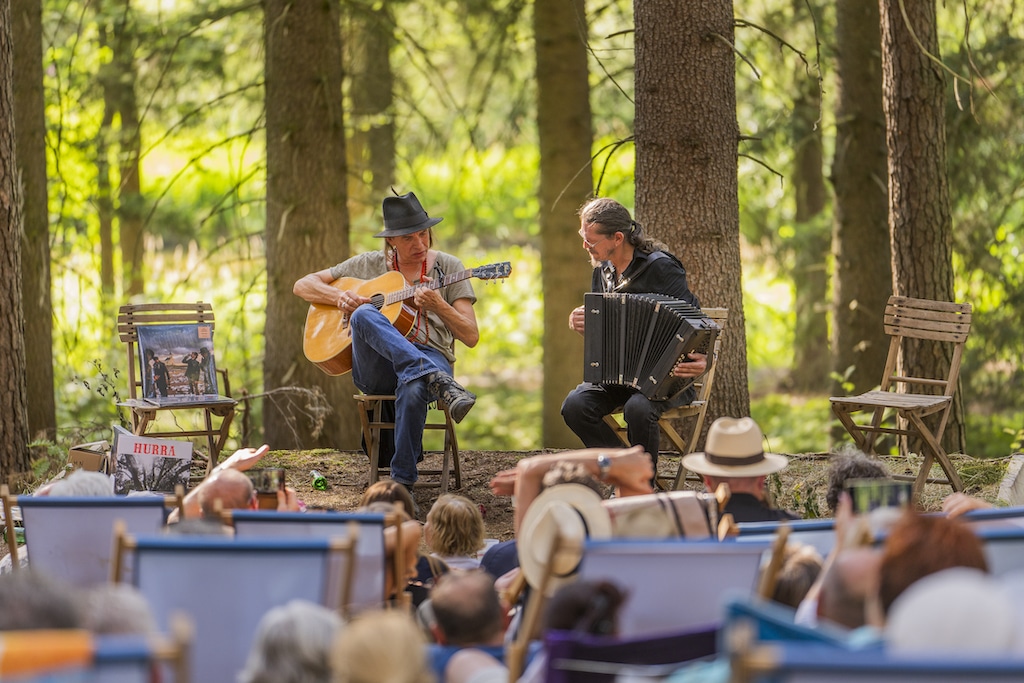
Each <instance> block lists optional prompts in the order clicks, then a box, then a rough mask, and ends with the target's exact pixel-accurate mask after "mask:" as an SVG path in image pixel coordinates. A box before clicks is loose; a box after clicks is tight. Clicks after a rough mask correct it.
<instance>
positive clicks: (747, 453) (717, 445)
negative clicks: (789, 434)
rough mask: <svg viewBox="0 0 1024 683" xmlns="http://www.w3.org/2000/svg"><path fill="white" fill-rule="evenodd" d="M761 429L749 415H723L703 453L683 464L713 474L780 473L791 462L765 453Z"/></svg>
mask: <svg viewBox="0 0 1024 683" xmlns="http://www.w3.org/2000/svg"><path fill="white" fill-rule="evenodd" d="M761 441H762V436H761V428H760V427H758V426H757V423H756V422H754V420H753V419H751V418H749V417H741V418H734V417H720V418H718V419H717V420H715V421H714V423H713V424H712V425H711V427H710V428H709V429H708V438H707V441H706V442H705V444H704V452H703V453H691V454H690V455H688V456H686V457H685V458H683V467H685V468H686V469H688V470H691V471H693V472H696V473H697V474H705V475H708V476H710V477H759V476H761V475H764V474H771V473H772V472H778V471H779V470H781V469H782V468H784V467H785V466H786V465H788V464H789V461H788V460H787V459H786V457H785V456H783V455H778V454H776V453H765V452H764V448H763V447H762V446H761Z"/></svg>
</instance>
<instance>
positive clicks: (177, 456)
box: [111, 426, 192, 494]
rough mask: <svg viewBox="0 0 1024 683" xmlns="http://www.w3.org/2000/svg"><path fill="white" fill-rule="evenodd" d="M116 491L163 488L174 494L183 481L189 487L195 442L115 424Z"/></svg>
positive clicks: (162, 490)
mask: <svg viewBox="0 0 1024 683" xmlns="http://www.w3.org/2000/svg"><path fill="white" fill-rule="evenodd" d="M111 457H112V459H113V461H114V493H116V494H127V493H129V492H131V491H161V492H165V493H172V492H173V491H174V487H175V486H176V485H178V484H181V485H182V486H184V487H185V488H188V484H189V470H190V469H191V467H192V443H191V442H190V441H178V440H176V439H157V438H153V437H150V436H136V435H135V434H132V433H131V432H130V431H128V430H127V429H124V428H123V427H120V426H115V427H114V446H113V448H112V453H111Z"/></svg>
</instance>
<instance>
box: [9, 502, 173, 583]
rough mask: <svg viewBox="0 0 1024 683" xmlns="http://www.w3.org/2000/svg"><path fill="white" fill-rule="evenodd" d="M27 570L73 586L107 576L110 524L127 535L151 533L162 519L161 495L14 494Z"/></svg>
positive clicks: (111, 537)
mask: <svg viewBox="0 0 1024 683" xmlns="http://www.w3.org/2000/svg"><path fill="white" fill-rule="evenodd" d="M16 504H17V505H18V506H19V507H20V508H21V516H22V523H23V524H24V526H25V545H26V547H29V548H31V551H32V554H31V557H30V563H31V567H32V569H33V570H36V571H41V572H45V573H47V574H49V575H50V576H53V577H56V578H59V579H62V580H64V581H67V582H69V583H71V584H72V585H75V586H92V585H95V584H98V583H104V582H106V581H109V580H110V576H111V552H112V548H113V544H114V523H115V522H116V521H117V520H121V521H122V522H123V523H124V525H125V528H126V530H127V531H128V532H129V533H132V534H155V533H157V532H159V531H160V529H161V528H162V527H163V526H164V524H165V523H166V521H167V515H168V510H167V508H166V507H165V499H164V497H163V496H131V497H124V496H113V497H109V498H106V497H104V498H60V497H54V498H51V497H49V496H18V497H17V499H16Z"/></svg>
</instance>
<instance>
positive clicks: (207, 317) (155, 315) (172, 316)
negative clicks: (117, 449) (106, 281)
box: [117, 301, 237, 474]
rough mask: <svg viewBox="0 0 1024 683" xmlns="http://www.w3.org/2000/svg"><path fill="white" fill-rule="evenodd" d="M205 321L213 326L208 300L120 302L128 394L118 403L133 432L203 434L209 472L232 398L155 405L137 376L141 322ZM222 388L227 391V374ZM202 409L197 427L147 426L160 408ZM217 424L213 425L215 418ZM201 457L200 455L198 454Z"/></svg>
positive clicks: (225, 432) (229, 418)
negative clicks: (156, 428) (129, 417)
mask: <svg viewBox="0 0 1024 683" xmlns="http://www.w3.org/2000/svg"><path fill="white" fill-rule="evenodd" d="M167 324H183V325H190V324H191V325H197V324H201V325H208V326H209V327H210V329H211V330H212V329H213V327H214V319H213V307H212V306H211V305H210V304H209V303H204V302H202V301H197V302H196V303H156V304H126V305H124V306H121V308H120V311H119V312H118V315H117V331H118V334H119V335H120V338H121V341H122V342H124V344H125V347H126V351H127V357H128V395H129V398H128V400H126V401H122V402H121V403H118V405H119V406H123V407H126V408H128V409H129V410H130V411H131V415H132V433H133V434H135V435H136V436H143V435H145V436H170V435H174V436H182V437H193V436H198V437H205V438H206V444H207V453H206V458H207V461H206V474H209V473H210V472H211V471H212V470H213V468H214V466H215V465H216V464H217V460H218V459H219V458H220V451H221V449H222V448H223V447H224V443H225V442H226V441H227V438H228V429H229V428H230V427H231V422H232V420H233V419H234V417H235V406H236V405H237V402H235V401H230V402H228V401H223V400H218V401H203V400H201V399H199V398H198V397H197V400H196V401H191V402H189V403H187V404H181V405H177V404H169V405H159V406H158V405H154V404H153V403H151V402H149V401H146V400H145V394H144V391H145V387H144V378H143V377H141V376H140V369H139V368H140V366H139V335H138V327H139V326H142V325H167ZM224 377H225V382H224V384H225V387H224V388H225V391H227V390H228V389H227V382H226V375H224ZM196 410H199V411H201V412H202V419H203V426H202V427H201V428H196V429H188V428H179V429H166V430H164V431H151V430H150V427H151V425H152V424H153V422H154V421H155V420H156V418H157V414H158V413H160V412H161V411H196ZM215 418H216V419H217V420H218V421H219V424H216V425H215V420H214V419H215ZM199 457H202V456H199Z"/></svg>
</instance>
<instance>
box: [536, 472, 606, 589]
mask: <svg viewBox="0 0 1024 683" xmlns="http://www.w3.org/2000/svg"><path fill="white" fill-rule="evenodd" d="M556 534H557V535H558V536H559V540H560V545H559V549H558V550H557V551H556V552H555V553H554V556H553V557H552V553H551V550H552V547H553V543H554V540H555V536H556ZM611 535H612V522H611V516H610V515H609V514H608V511H607V510H606V509H605V508H604V505H602V504H601V496H600V495H599V494H598V493H597V492H596V491H594V490H593V489H591V488H588V487H587V486H584V485H583V484H558V485H557V486H552V487H550V488H548V489H545V490H544V491H543V492H541V494H540V495H539V496H537V497H536V498H535V499H534V500H533V502H532V503H530V507H529V509H527V511H526V516H525V517H524V518H523V524H522V527H521V529H520V534H519V539H518V541H517V543H516V545H517V546H518V549H519V566H520V568H521V569H522V572H523V574H524V575H525V576H526V580H527V582H528V583H529V584H530V586H532V587H533V588H538V587H539V586H540V585H541V583H542V581H543V578H544V574H545V572H547V571H550V574H551V575H550V579H549V580H548V591H547V592H548V594H549V595H550V594H551V593H552V592H554V590H555V589H556V588H558V587H559V586H560V585H562V584H564V583H566V582H568V581H570V580H571V579H572V577H573V576H574V575H575V574H576V570H577V568H578V566H579V563H580V559H581V558H582V557H583V544H584V543H585V542H586V541H587V539H601V538H611Z"/></svg>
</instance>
